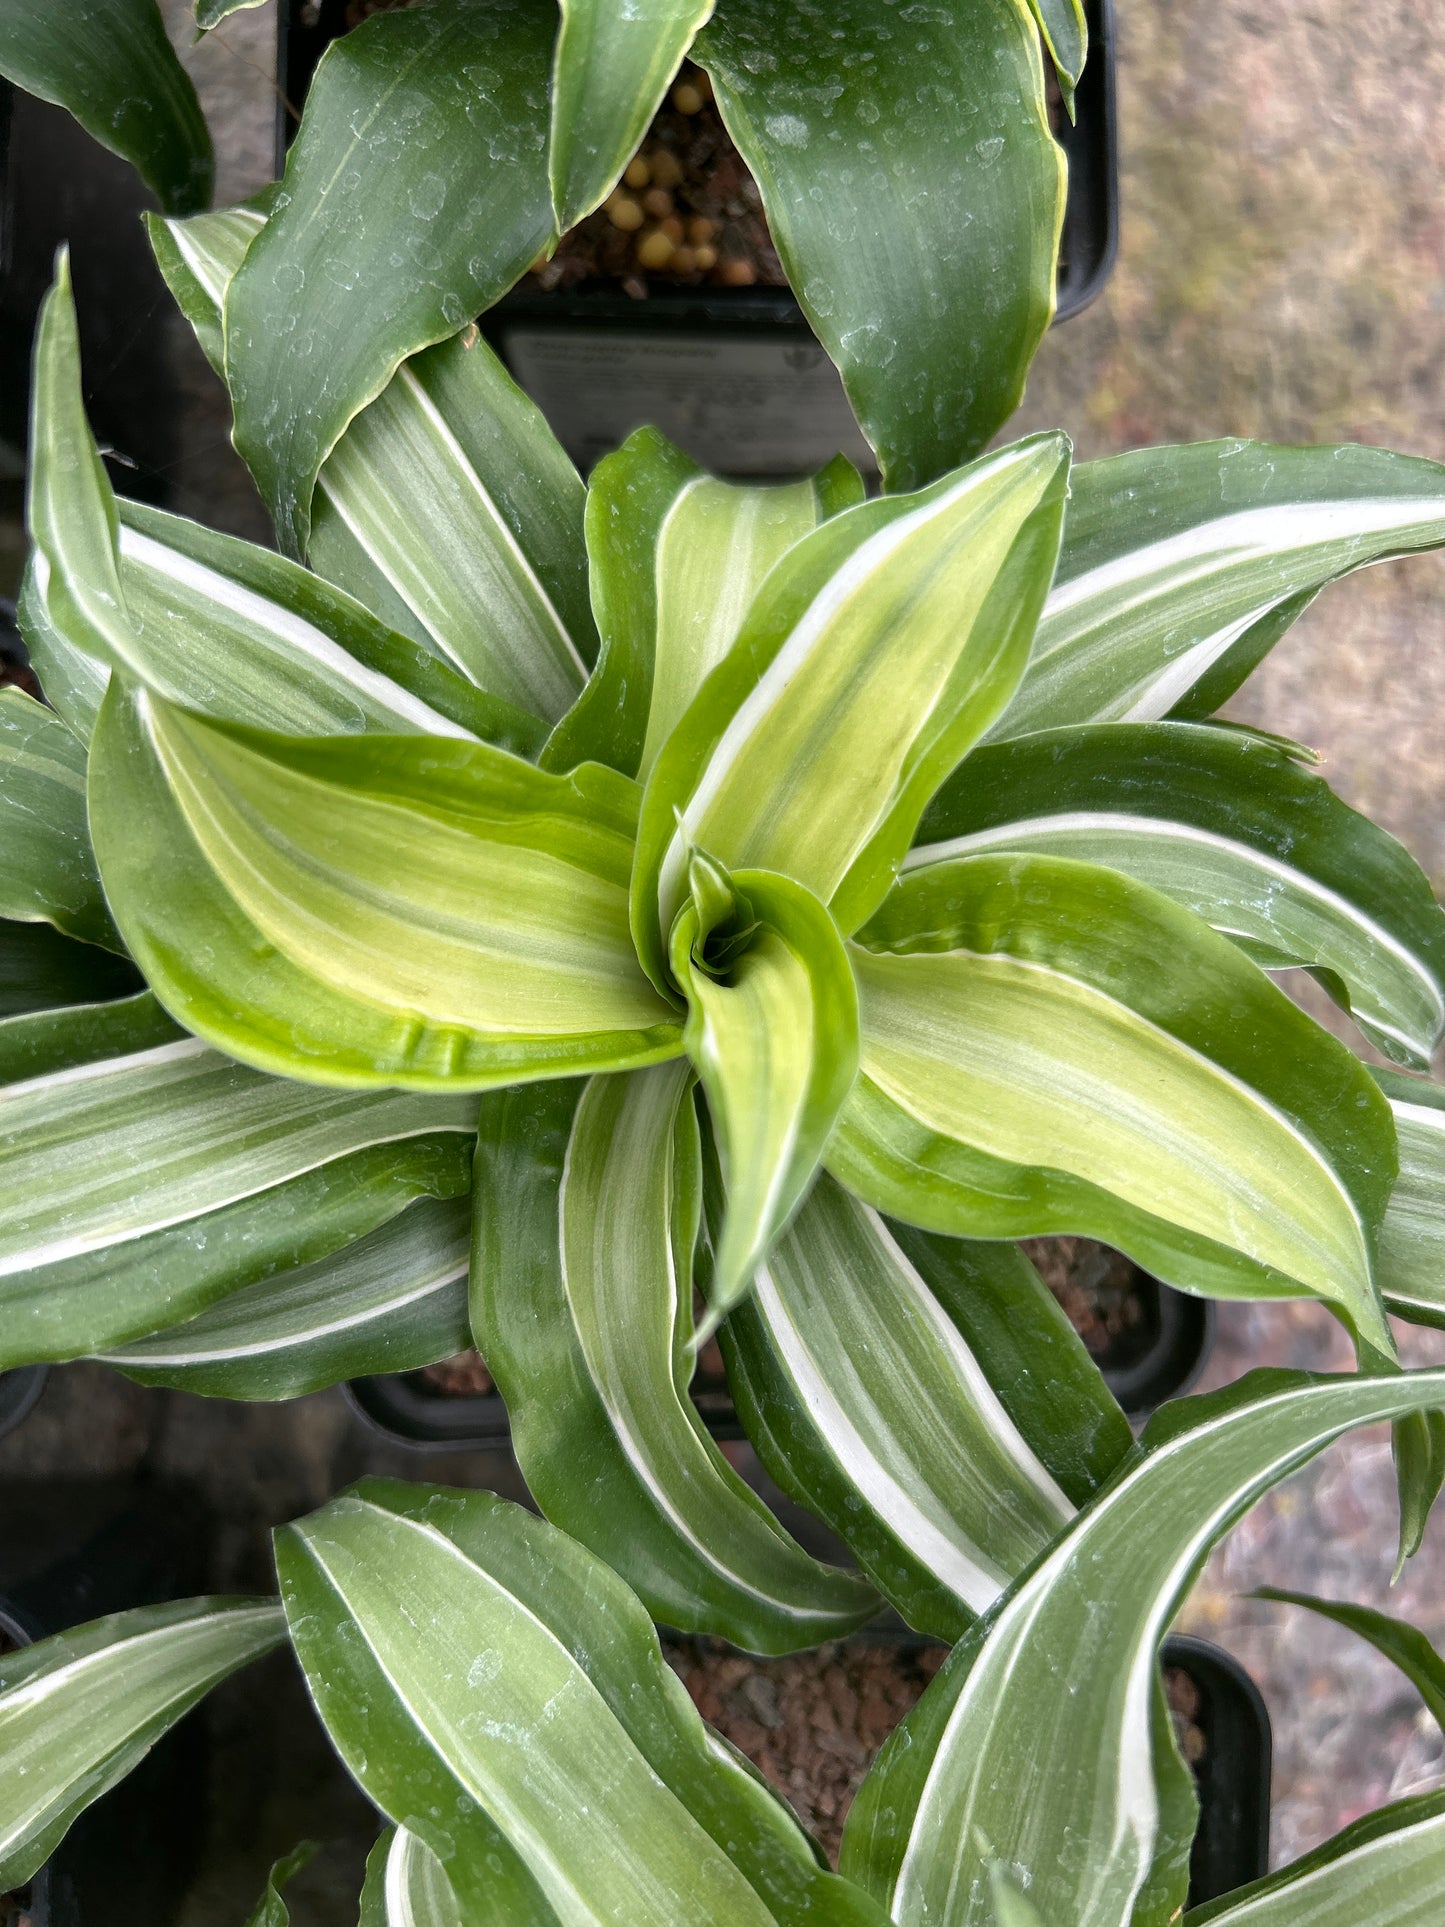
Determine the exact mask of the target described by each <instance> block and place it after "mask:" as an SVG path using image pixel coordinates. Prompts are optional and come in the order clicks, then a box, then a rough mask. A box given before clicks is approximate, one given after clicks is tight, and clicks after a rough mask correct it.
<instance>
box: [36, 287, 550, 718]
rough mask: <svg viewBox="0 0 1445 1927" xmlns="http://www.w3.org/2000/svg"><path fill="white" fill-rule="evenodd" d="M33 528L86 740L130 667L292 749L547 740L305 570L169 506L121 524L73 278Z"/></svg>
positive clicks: (47, 324) (57, 680) (70, 698)
mask: <svg viewBox="0 0 1445 1927" xmlns="http://www.w3.org/2000/svg"><path fill="white" fill-rule="evenodd" d="M30 521H31V528H32V532H33V534H34V536H35V543H36V552H35V556H34V559H33V562H32V572H31V580H30V583H29V584H28V586H27V591H26V597H25V601H26V618H25V619H26V625H27V636H28V637H29V639H30V640H31V641H32V642H33V643H34V645H35V664H36V667H37V669H38V671H39V672H40V675H41V678H42V680H43V681H44V683H45V686H46V688H47V690H48V691H53V696H54V700H55V701H56V703H57V705H58V706H59V707H60V709H61V712H62V714H64V716H65V717H66V720H67V721H68V722H69V723H70V725H71V727H72V728H73V729H75V730H76V731H77V732H78V733H80V734H83V735H85V736H89V735H90V734H91V733H92V731H93V729H94V725H95V717H96V714H97V713H98V710H99V706H100V702H101V701H102V699H103V696H104V691H105V688H106V685H107V683H108V681H109V671H110V667H111V666H119V667H120V668H121V669H123V670H124V671H126V672H127V673H128V674H129V675H132V676H134V677H136V678H137V679H138V680H139V681H141V682H143V683H144V684H145V685H146V686H147V687H148V688H150V689H153V690H155V691H156V693H157V694H159V695H162V696H165V697H167V698H168V699H170V700H172V701H175V702H180V703H183V704H185V705H187V706H188V707H189V708H192V709H195V710H197V711H199V712H201V713H203V714H208V715H213V716H217V717H220V718H222V719H223V720H226V721H230V722H240V723H251V724H254V725H256V726H258V727H267V728H280V729H283V730H287V731H290V732H292V733H294V734H297V735H330V734H332V733H335V732H338V731H352V732H355V731H359V730H388V731H410V732H413V733H420V734H423V735H439V736H464V737H471V736H475V735H485V736H488V737H494V738H497V739H498V740H502V741H505V742H507V743H509V744H513V745H516V746H517V747H520V748H523V749H529V750H534V749H536V747H537V746H538V744H539V743H540V741H541V737H542V734H543V731H542V727H541V725H539V724H538V723H537V722H536V721H535V719H534V718H532V717H531V716H528V715H526V714H525V713H523V712H520V711H517V710H516V709H515V708H513V707H512V706H510V705H508V704H507V703H506V702H504V701H500V700H498V699H496V698H489V697H487V696H484V695H482V694H480V693H479V692H478V691H477V690H476V688H475V687H474V685H473V684H471V683H470V682H468V681H466V680H465V679H464V678H463V677H462V676H461V675H459V674H458V673H457V672H456V671H455V670H452V669H450V668H449V667H448V666H447V665H445V664H443V663H440V662H438V661H437V660H436V658H435V657H434V656H433V655H432V654H431V653H430V652H429V651H427V650H425V649H423V648H421V647H420V646H419V645H418V644H417V643H415V642H413V641H412V640H411V639H410V638H409V637H406V636H402V635H398V634H396V633H395V632H393V631H392V630H390V629H388V628H387V627H386V626H385V624H384V623H381V622H378V621H377V619H376V618H375V617H374V616H373V615H371V614H370V613H369V611H367V610H366V609H364V608H363V607H362V606H361V605H360V604H359V603H357V602H355V601H353V600H352V598H351V597H350V596H348V595H344V594H342V593H340V592H339V591H337V590H335V589H333V588H330V587H329V586H328V585H327V584H326V583H324V582H322V581H320V580H319V579H318V578H317V577H316V576H314V575H312V574H311V573H310V571H309V570H306V569H302V568H300V567H298V566H297V565H296V564H295V563H292V562H287V561H285V560H284V559H283V558H281V557H280V556H277V555H274V554H272V553H271V552H270V551H269V550H266V549H261V548H257V547H256V546H255V545H254V544H252V543H248V542H240V541H237V540H236V539H235V538H234V537H231V536H225V535H214V534H212V533H211V532H210V531H209V530H206V529H202V528H200V527H198V526H197V525H196V524H194V523H191V522H186V521H183V520H182V519H181V518H180V517H178V516H172V515H166V514H164V513H162V512H161V511H160V510H157V509H148V508H145V507H143V506H141V505H139V504H130V503H128V504H126V506H125V508H124V510H119V509H118V506H117V504H116V501H115V498H114V496H113V494H112V492H111V488H110V483H109V481H108V479H107V478H106V475H105V471H104V469H103V468H102V467H101V465H100V461H99V457H98V456H97V454H96V451H95V443H94V440H93V438H92V436H91V433H90V428H89V425H88V423H87V422H86V419H85V411H84V407H83V405H82V401H81V388H80V362H79V356H78V341H77V337H76V329H75V314H74V309H73V306H72V304H71V302H70V298H69V292H68V286H67V283H66V281H65V278H64V272H63V270H62V276H61V278H60V279H59V280H57V283H56V286H55V288H54V289H52V290H51V293H50V294H49V295H48V296H47V297H46V301H45V305H44V308H43V310H42V316H41V323H40V331H39V334H38V336H37V342H36V380H35V395H34V437H33V442H32V459H31V475H30ZM77 657H81V658H88V659H89V660H88V661H84V662H81V663H77V661H76V658H77Z"/></svg>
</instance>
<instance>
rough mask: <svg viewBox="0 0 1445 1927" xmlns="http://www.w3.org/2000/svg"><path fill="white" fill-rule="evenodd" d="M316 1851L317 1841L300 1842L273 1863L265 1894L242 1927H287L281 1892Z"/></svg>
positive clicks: (287, 1910) (287, 1913)
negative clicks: (244, 1926)
mask: <svg viewBox="0 0 1445 1927" xmlns="http://www.w3.org/2000/svg"><path fill="white" fill-rule="evenodd" d="M320 1851H321V1843H320V1842H319V1841H318V1840H303V1841H302V1842H301V1844H300V1846H298V1847H293V1848H292V1849H291V1851H290V1853H288V1854H285V1855H283V1856H282V1858H281V1859H280V1860H278V1861H276V1863H275V1864H274V1865H273V1867H272V1868H271V1873H270V1876H269V1878H268V1879H267V1881H266V1891H265V1893H263V1894H262V1896H261V1898H260V1899H259V1900H258V1901H257V1902H256V1905H255V1907H254V1908H253V1909H252V1911H251V1913H250V1915H249V1916H248V1918H247V1921H246V1927H291V1909H290V1908H289V1907H288V1906H287V1905H286V1902H285V1900H284V1899H283V1898H282V1892H283V1889H284V1888H285V1887H286V1886H287V1885H288V1884H289V1883H290V1881H291V1880H292V1879H293V1878H294V1877H295V1875H297V1874H298V1873H300V1871H301V1869H302V1868H303V1867H304V1866H305V1865H306V1864H307V1862H308V1861H310V1860H314V1859H315V1857H316V1855H317V1854H318V1853H319V1852H320Z"/></svg>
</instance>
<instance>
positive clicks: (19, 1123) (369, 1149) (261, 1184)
mask: <svg viewBox="0 0 1445 1927" xmlns="http://www.w3.org/2000/svg"><path fill="white" fill-rule="evenodd" d="M22 1027H28V1028H29V1029H30V1030H31V1031H32V1032H36V1031H38V1032H40V1033H41V1034H40V1035H39V1036H38V1037H34V1036H32V1039H31V1044H32V1051H31V1055H32V1058H34V1057H37V1056H38V1057H39V1060H40V1063H39V1068H35V1069H32V1070H31V1074H30V1075H29V1076H28V1077H26V1078H24V1080H23V1081H20V1082H15V1083H12V1084H10V1085H8V1086H7V1087H5V1088H3V1089H0V1172H3V1182H0V1310H3V1319H0V1365H12V1364H28V1363H32V1362H35V1361H38V1360H40V1359H53V1358H76V1357H83V1356H85V1355H86V1354H88V1353H91V1352H94V1351H97V1350H101V1349H104V1348H106V1347H108V1346H110V1345H113V1344H118V1343H121V1342H123V1341H125V1340H128V1339H131V1338H135V1337H140V1336H144V1335H145V1334H147V1333H150V1332H153V1331H155V1330H156V1329H157V1328H159V1327H161V1326H164V1325H167V1324H172V1323H175V1322H177V1321H179V1320H181V1319H184V1318H188V1317H190V1316H193V1315H194V1314H195V1313H197V1312H199V1311H201V1310H203V1309H204V1308H205V1307H206V1306H207V1305H209V1304H211V1303H212V1302H213V1301H214V1300H215V1299H217V1298H218V1297H222V1296H224V1295H225V1294H226V1293H227V1292H230V1291H233V1290H235V1289H236V1288H237V1287H238V1286H241V1285H248V1284H252V1283H254V1282H256V1281H258V1280H261V1279H265V1278H268V1277H271V1276H272V1275H274V1274H275V1273H276V1272H278V1271H284V1270H286V1269H288V1268H289V1267H291V1266H294V1265H299V1264H306V1263H309V1262H311V1261H313V1260H315V1259H318V1258H321V1257H324V1256H326V1255H327V1254H328V1253H331V1252H334V1251H337V1250H338V1249H340V1248H341V1247H343V1246H346V1245H349V1244H350V1243H351V1242H352V1240H353V1239H356V1238H359V1237H361V1236H363V1235H364V1234H365V1233H367V1232H369V1231H373V1230H375V1229H376V1227H377V1226H379V1225H382V1224H385V1223H386V1222H387V1221H388V1220H389V1219H391V1218H393V1217H394V1216H395V1215H396V1213H397V1212H399V1211H401V1210H403V1209H404V1207H405V1206H406V1205H408V1204H410V1203H411V1202H412V1200H413V1199H415V1198H418V1197H424V1196H427V1195H436V1196H441V1197H456V1196H458V1195H459V1194H461V1193H462V1192H464V1191H465V1190H466V1188H467V1177H468V1172H467V1159H468V1156H469V1153H470V1149H471V1145H470V1138H471V1133H472V1132H473V1131H474V1130H475V1128H476V1123H475V1120H476V1102H475V1100H474V1099H468V1098H466V1097H418V1096H414V1095H407V1094H404V1093H401V1092H395V1091H393V1092H382V1091H378V1092H372V1093H366V1094H358V1093H355V1092H350V1093H348V1092H341V1091H328V1090H325V1089H321V1088H318V1087H316V1086H314V1085H307V1084H295V1083H291V1082H288V1081H285V1080H282V1079H279V1078H271V1077H265V1076H263V1075H261V1074H260V1073H259V1072H257V1071H253V1070H248V1069H246V1068H245V1067H244V1066H243V1065H240V1064H234V1063H232V1062H230V1061H229V1060H228V1059H226V1058H224V1057H221V1056H219V1055H218V1054H217V1053H216V1052H214V1051H209V1050H207V1049H206V1048H205V1046H204V1045H203V1044H202V1043H201V1042H200V1041H199V1039H197V1038H193V1037H184V1036H179V1035H178V1034H177V1033H176V1032H175V1031H174V1029H173V1027H171V1026H169V1025H163V1023H162V1021H161V1020H160V1017H159V1013H158V1012H157V1011H156V1007H155V1005H154V1002H153V1000H152V999H151V998H150V997H148V996H147V997H142V998H136V999H135V1000H133V1002H132V1003H131V1004H130V1005H126V1004H117V1005H114V1006H112V1007H110V1008H109V1009H108V1010H99V1011H98V1010H95V1009H88V1010H87V1009H81V1010H76V1011H67V1012H64V1013H61V1014H59V1015H58V1016H56V1017H49V1018H39V1019H36V1018H32V1019H29V1020H25V1019H20V1020H13V1022H12V1025H11V1026H9V1027H7V1028H10V1029H12V1030H13V1029H18V1028H22ZM166 1031H169V1032H170V1041H153V1040H155V1039H156V1037H157V1036H158V1035H159V1036H161V1037H164V1035H165V1032H166ZM67 1033H69V1035H68V1037H67ZM24 1041H25V1040H24V1039H23V1038H22V1039H19V1040H15V1039H12V1042H11V1048H10V1049H9V1050H8V1051H7V1050H6V1049H5V1046H4V1041H3V1038H0V1061H3V1058H4V1057H6V1056H9V1057H11V1058H12V1059H13V1058H16V1057H19V1058H20V1059H21V1060H22V1063H23V1057H24V1054H25V1053H24V1051H23V1050H22V1049H21V1048H20V1046H21V1045H22V1044H23V1043H24ZM47 1057H48V1063H47V1061H46V1059H47Z"/></svg>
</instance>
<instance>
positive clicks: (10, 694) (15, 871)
mask: <svg viewBox="0 0 1445 1927" xmlns="http://www.w3.org/2000/svg"><path fill="white" fill-rule="evenodd" d="M0 917H3V918H6V919H9V920H13V921H17V922H45V923H53V924H54V925H55V927H56V929H57V930H62V931H64V932H65V934H66V935H67V936H70V937H76V938H78V939H79V940H80V941H81V942H82V943H91V944H101V945H103V946H104V947H105V948H106V949H107V950H119V949H120V948H121V941H120V937H119V936H118V935H117V933H116V928H115V925H114V924H113V923H112V922H111V917H110V912H109V911H108V910H107V909H106V907H105V898H104V897H103V896H102V895H101V889H100V878H99V876H98V875H97V874H96V868H95V853H94V852H93V851H92V849H91V847H90V831H89V829H88V828H87V826H86V820H85V745H84V744H83V743H82V742H80V741H79V740H78V739H77V738H76V737H75V736H74V735H72V733H71V732H70V731H69V730H68V729H67V728H66V727H65V725H64V723H62V722H61V721H60V720H59V718H58V717H57V716H56V715H55V714H54V713H53V712H52V711H51V710H48V709H46V708H45V707H44V705H43V704H41V703H38V702H36V701H35V700H34V698H33V697H31V696H27V695H26V694H25V693H24V692H23V691H22V690H19V689H0Z"/></svg>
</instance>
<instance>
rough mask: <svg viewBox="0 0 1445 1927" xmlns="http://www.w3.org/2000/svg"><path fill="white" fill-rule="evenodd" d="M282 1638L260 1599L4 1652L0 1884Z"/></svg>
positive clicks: (149, 1609)
mask: <svg viewBox="0 0 1445 1927" xmlns="http://www.w3.org/2000/svg"><path fill="white" fill-rule="evenodd" d="M285 1632H286V1627H285V1622H284V1620H283V1619H282V1617H281V1613H280V1611H279V1609H278V1608H277V1607H276V1606H275V1605H273V1604H272V1603H270V1602H269V1601H267V1600H259V1599H217V1598H211V1599H183V1600H180V1601H178V1602H176V1603H175V1604H174V1605H168V1606H142V1607H139V1608H138V1609H137V1610H135V1611H133V1612H124V1613H114V1614H112V1615H111V1617H110V1618H108V1619H95V1620H92V1621H91V1622H90V1623H89V1624H88V1625H85V1626H77V1627H75V1628H74V1630H73V1631H71V1632H66V1633H57V1634H56V1635H55V1636H54V1637H53V1638H50V1639H42V1640H39V1641H37V1642H36V1644H35V1645H33V1646H25V1647H22V1648H21V1649H20V1650H19V1651H18V1652H13V1653H4V1654H0V1882H3V1883H4V1887H5V1888H10V1887H19V1886H23V1885H24V1883H25V1882H26V1881H27V1880H28V1879H29V1878H30V1876H31V1875H32V1874H33V1873H34V1872H35V1871H36V1869H37V1868H38V1867H41V1866H43V1865H44V1863H45V1861H46V1860H47V1859H48V1858H49V1857H50V1854H51V1852H52V1850H53V1849H54V1848H55V1847H56V1846H57V1845H58V1844H59V1842H60V1841H61V1840H62V1839H63V1838H64V1837H65V1834H66V1833H67V1832H68V1830H69V1828H70V1824H71V1822H72V1821H73V1820H74V1819H75V1818H76V1816H77V1815H78V1814H79V1813H81V1812H83V1811H84V1809H85V1808H86V1807H88V1806H89V1805H90V1803H91V1801H92V1800H98V1799H99V1798H100V1796H101V1794H102V1793H105V1792H107V1791H108V1790H109V1789H110V1788H111V1787H113V1786H114V1785H115V1784H116V1782H117V1781H118V1780H123V1779H124V1778H125V1776H126V1774H127V1773H129V1772H130V1770H131V1768H132V1767H134V1766H135V1765H137V1764H138V1762H139V1761H140V1760H141V1759H143V1758H144V1756H145V1755H146V1754H147V1753H148V1752H149V1751H150V1749H151V1747H152V1746H153V1745H154V1743H155V1742H156V1740H158V1739H159V1738H160V1736H161V1734H162V1733H164V1732H165V1731H166V1730H167V1729H168V1728H169V1727H172V1726H174V1725H175V1723H176V1721H177V1720H178V1719H180V1718H181V1716H182V1715H183V1714H185V1713H188V1712H189V1711H190V1710H191V1708H192V1707H193V1706H194V1705H195V1704H196V1703H197V1701H198V1700H200V1699H202V1698H204V1696H205V1695H206V1694H207V1693H208V1692H209V1691H210V1689H211V1688H212V1687H213V1686H215V1685H217V1684H218V1683H219V1682H220V1681H221V1680H223V1679H225V1678H226V1676H227V1674H229V1673H234V1672H235V1671H236V1669H237V1667H239V1666H245V1665H247V1664H248V1663H249V1662H250V1661H251V1660H253V1659H259V1658H260V1657H261V1655H262V1654H263V1653H267V1652H269V1651H270V1650H271V1648H272V1647H273V1646H278V1645H279V1644H280V1643H281V1641H282V1639H283V1638H284V1637H285Z"/></svg>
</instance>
